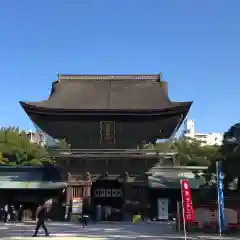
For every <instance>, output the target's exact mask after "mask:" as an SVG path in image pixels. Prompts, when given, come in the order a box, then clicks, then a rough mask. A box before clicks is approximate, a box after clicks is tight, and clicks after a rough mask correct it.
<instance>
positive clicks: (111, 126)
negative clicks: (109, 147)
mask: <svg viewBox="0 0 240 240" xmlns="http://www.w3.org/2000/svg"><path fill="white" fill-rule="evenodd" d="M100 143H101V144H115V122H114V121H101V122H100Z"/></svg>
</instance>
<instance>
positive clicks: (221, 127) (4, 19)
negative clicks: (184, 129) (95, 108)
mask: <svg viewBox="0 0 240 240" xmlns="http://www.w3.org/2000/svg"><path fill="white" fill-rule="evenodd" d="M239 9H240V1H239V0H236V1H234V0H232V1H222V0H211V1H209V0H202V1H196V0H195V1H193V0H181V1H180V0H175V1H174V0H145V1H142V0H131V1H129V0H121V1H114V0H101V1H100V0H95V1H94V0H68V1H63V0H51V1H49V0H41V1H40V0H39V1H32V0H21V1H19V0H5V1H1V5H0V76H1V78H0V81H1V99H2V101H1V104H0V110H1V115H0V125H19V126H20V127H21V128H24V129H26V130H28V129H31V128H33V127H32V123H31V121H30V120H29V119H28V117H27V115H26V114H25V113H24V111H23V110H22V109H21V107H20V105H19V103H18V101H19V100H30V101H35V100H36V101H38V100H43V99H46V98H47V97H48V94H49V91H50V87H51V82H52V81H54V80H55V79H56V73H57V72H60V73H73V74H77V73H79V74H85V73H87V74H97V73H98V74H108V73H109V74H114V73H121V74H123V73H126V74H127V73H128V74H129V73H159V72H162V73H163V77H164V80H166V81H168V82H169V92H170V97H171V99H172V100H174V101H178V100H179V101H187V100H193V101H194V104H193V106H192V109H191V111H190V113H189V118H192V119H194V120H195V121H196V122H195V123H196V128H197V130H198V131H199V132H223V131H225V130H227V128H228V127H229V126H230V125H232V124H234V123H235V122H237V121H239V119H240V107H239V106H240V81H239V76H240V14H239Z"/></svg>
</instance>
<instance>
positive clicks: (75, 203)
mask: <svg viewBox="0 0 240 240" xmlns="http://www.w3.org/2000/svg"><path fill="white" fill-rule="evenodd" d="M82 206H83V200H82V198H73V199H72V213H74V214H81V213H82Z"/></svg>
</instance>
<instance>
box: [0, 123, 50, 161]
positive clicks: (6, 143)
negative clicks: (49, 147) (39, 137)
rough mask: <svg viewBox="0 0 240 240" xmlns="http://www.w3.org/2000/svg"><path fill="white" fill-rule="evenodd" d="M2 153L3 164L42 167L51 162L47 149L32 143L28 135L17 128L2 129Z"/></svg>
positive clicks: (0, 144)
mask: <svg viewBox="0 0 240 240" xmlns="http://www.w3.org/2000/svg"><path fill="white" fill-rule="evenodd" d="M0 153H1V156H0V158H1V159H2V160H1V162H0V163H1V164H9V165H41V164H45V163H50V162H51V159H50V158H48V154H47V151H46V149H45V148H44V147H42V146H41V145H39V144H36V143H32V142H30V141H29V138H28V137H27V135H26V133H25V132H24V131H20V130H19V128H16V127H7V128H1V129H0Z"/></svg>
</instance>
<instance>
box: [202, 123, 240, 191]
mask: <svg viewBox="0 0 240 240" xmlns="http://www.w3.org/2000/svg"><path fill="white" fill-rule="evenodd" d="M218 160H221V161H222V163H223V174H224V187H225V189H229V188H230V187H231V186H232V184H233V183H234V182H235V183H236V186H237V187H236V188H237V191H238V192H240V182H239V180H240V171H239V167H240V123H236V124H234V125H233V126H231V127H230V128H229V129H228V131H227V132H225V134H224V137H223V144H222V146H221V147H220V148H219V152H218V157H217V158H215V161H212V163H211V165H210V166H209V168H208V170H207V171H206V173H205V174H204V178H205V179H206V181H207V182H208V183H211V182H212V181H214V182H215V181H216V161H218Z"/></svg>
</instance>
